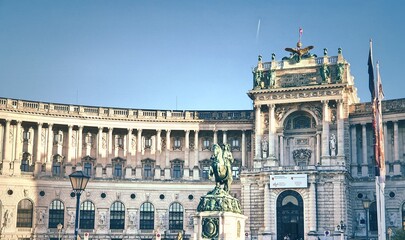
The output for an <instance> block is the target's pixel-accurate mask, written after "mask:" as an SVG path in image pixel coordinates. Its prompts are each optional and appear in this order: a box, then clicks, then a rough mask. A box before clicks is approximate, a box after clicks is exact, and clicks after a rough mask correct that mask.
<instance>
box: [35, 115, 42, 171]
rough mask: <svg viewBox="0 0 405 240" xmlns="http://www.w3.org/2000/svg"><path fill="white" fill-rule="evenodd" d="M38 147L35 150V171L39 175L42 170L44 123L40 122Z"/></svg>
mask: <svg viewBox="0 0 405 240" xmlns="http://www.w3.org/2000/svg"><path fill="white" fill-rule="evenodd" d="M36 142H37V149H36V152H35V173H34V175H35V176H37V175H38V174H39V173H40V172H41V170H42V159H41V156H42V123H41V122H39V123H38V128H37V135H36Z"/></svg>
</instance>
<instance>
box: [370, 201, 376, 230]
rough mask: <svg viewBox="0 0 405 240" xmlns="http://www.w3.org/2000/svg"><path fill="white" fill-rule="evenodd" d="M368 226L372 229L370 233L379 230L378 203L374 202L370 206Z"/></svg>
mask: <svg viewBox="0 0 405 240" xmlns="http://www.w3.org/2000/svg"><path fill="white" fill-rule="evenodd" d="M368 219H369V220H368V224H369V227H370V231H377V230H378V220H377V204H376V202H372V203H371V204H370V208H369V211H368Z"/></svg>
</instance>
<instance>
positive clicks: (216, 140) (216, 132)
mask: <svg viewBox="0 0 405 240" xmlns="http://www.w3.org/2000/svg"><path fill="white" fill-rule="evenodd" d="M214 144H218V131H217V130H214Z"/></svg>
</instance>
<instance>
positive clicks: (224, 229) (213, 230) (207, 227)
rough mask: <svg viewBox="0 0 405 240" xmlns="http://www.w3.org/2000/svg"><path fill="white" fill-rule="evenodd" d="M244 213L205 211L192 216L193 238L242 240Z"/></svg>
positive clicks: (196, 239)
mask: <svg viewBox="0 0 405 240" xmlns="http://www.w3.org/2000/svg"><path fill="white" fill-rule="evenodd" d="M246 219H247V217H246V216H245V215H242V214H239V213H233V212H220V211H206V212H199V213H197V214H196V215H195V216H194V237H193V239H194V240H211V239H219V240H244V239H245V222H246Z"/></svg>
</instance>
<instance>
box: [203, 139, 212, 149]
mask: <svg viewBox="0 0 405 240" xmlns="http://www.w3.org/2000/svg"><path fill="white" fill-rule="evenodd" d="M210 145H211V142H210V140H208V139H204V141H203V149H210Z"/></svg>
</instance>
